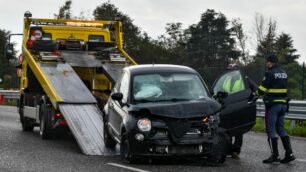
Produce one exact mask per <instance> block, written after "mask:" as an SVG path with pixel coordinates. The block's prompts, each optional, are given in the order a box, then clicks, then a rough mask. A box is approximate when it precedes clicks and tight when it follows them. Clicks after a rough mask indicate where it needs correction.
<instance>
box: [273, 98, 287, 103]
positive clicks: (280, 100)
mask: <svg viewBox="0 0 306 172" xmlns="http://www.w3.org/2000/svg"><path fill="white" fill-rule="evenodd" d="M273 102H280V103H286V102H287V100H282V99H278V100H273Z"/></svg>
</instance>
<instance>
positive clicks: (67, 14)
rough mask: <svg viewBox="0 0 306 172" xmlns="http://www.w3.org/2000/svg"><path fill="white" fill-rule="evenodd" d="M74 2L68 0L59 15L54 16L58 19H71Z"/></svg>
mask: <svg viewBox="0 0 306 172" xmlns="http://www.w3.org/2000/svg"><path fill="white" fill-rule="evenodd" d="M71 4H72V0H66V2H65V4H64V5H63V6H61V7H60V8H59V11H58V14H54V17H55V18H57V19H71V18H72V16H71Z"/></svg>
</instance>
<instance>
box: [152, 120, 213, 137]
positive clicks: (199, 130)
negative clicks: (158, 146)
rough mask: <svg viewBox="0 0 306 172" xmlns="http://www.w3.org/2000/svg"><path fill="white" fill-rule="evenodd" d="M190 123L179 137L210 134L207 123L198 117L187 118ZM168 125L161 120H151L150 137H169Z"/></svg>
mask: <svg viewBox="0 0 306 172" xmlns="http://www.w3.org/2000/svg"><path fill="white" fill-rule="evenodd" d="M186 122H189V123H190V128H189V130H188V131H187V132H186V133H185V134H184V135H183V136H182V137H180V138H179V139H180V140H184V139H193V138H194V139H197V138H201V137H203V136H210V130H209V126H208V124H205V123H203V122H202V120H200V119H194V120H187V121H186ZM177 127H180V126H177ZM170 135H171V133H170V131H169V126H168V125H167V123H166V122H165V121H163V120H157V121H152V133H151V134H150V136H151V137H150V138H151V139H169V138H170Z"/></svg>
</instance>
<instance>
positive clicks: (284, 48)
mask: <svg viewBox="0 0 306 172" xmlns="http://www.w3.org/2000/svg"><path fill="white" fill-rule="evenodd" d="M275 50H276V52H277V55H278V57H279V62H280V63H281V64H283V65H286V64H289V63H293V62H296V60H297V59H298V58H299V57H300V55H296V54H295V53H296V52H297V50H296V49H295V48H293V40H292V38H291V36H290V35H289V34H286V33H282V34H281V35H279V36H278V37H277V38H276V41H275Z"/></svg>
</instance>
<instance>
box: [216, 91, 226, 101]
mask: <svg viewBox="0 0 306 172" xmlns="http://www.w3.org/2000/svg"><path fill="white" fill-rule="evenodd" d="M217 97H218V98H221V99H225V98H226V97H228V92H225V91H218V92H217Z"/></svg>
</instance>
